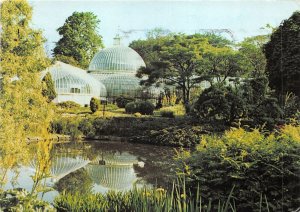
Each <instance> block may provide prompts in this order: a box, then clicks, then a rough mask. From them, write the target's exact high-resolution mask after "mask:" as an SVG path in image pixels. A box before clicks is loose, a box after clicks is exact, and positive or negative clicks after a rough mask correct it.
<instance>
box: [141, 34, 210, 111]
mask: <svg viewBox="0 0 300 212" xmlns="http://www.w3.org/2000/svg"><path fill="white" fill-rule="evenodd" d="M207 45H209V44H208V40H207V39H203V38H197V37H194V36H187V35H181V34H180V35H175V36H173V37H172V39H169V40H167V41H165V42H164V45H163V46H162V47H161V50H160V51H159V60H157V61H152V62H151V63H150V65H149V66H148V67H146V68H141V69H140V70H139V71H138V73H137V76H138V77H143V76H144V75H146V76H148V79H147V80H142V83H143V84H153V83H155V82H159V81H164V82H165V83H167V84H172V85H175V86H176V87H177V88H179V89H180V90H181V91H182V96H183V102H184V104H185V106H186V109H188V107H189V101H190V91H191V89H192V88H194V87H195V86H196V85H197V84H198V83H199V82H201V81H202V80H204V79H205V77H206V75H205V73H204V72H203V70H202V69H200V68H199V67H200V62H201V59H202V54H203V51H204V49H205V46H207Z"/></svg>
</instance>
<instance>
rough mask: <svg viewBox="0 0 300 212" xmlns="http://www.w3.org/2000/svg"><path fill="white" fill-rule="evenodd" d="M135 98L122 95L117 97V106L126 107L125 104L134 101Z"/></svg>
mask: <svg viewBox="0 0 300 212" xmlns="http://www.w3.org/2000/svg"><path fill="white" fill-rule="evenodd" d="M133 101H134V98H131V97H124V96H120V97H118V98H117V99H116V103H117V106H118V107H119V108H125V106H126V105H127V104H128V103H129V102H133Z"/></svg>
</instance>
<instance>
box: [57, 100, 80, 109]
mask: <svg viewBox="0 0 300 212" xmlns="http://www.w3.org/2000/svg"><path fill="white" fill-rule="evenodd" d="M57 106H58V107H61V108H65V109H67V108H78V107H81V105H80V104H78V103H76V102H73V101H65V102H60V103H58V104H57Z"/></svg>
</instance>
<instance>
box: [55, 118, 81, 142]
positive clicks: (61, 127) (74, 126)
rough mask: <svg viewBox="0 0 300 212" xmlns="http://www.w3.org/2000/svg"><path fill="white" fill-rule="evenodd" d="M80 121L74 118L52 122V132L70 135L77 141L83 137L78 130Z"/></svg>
mask: <svg viewBox="0 0 300 212" xmlns="http://www.w3.org/2000/svg"><path fill="white" fill-rule="evenodd" d="M78 125H79V121H78V120H77V119H74V118H61V119H57V120H53V121H52V122H51V130H50V131H51V132H52V133H57V134H62V135H69V136H70V137H71V138H72V139H77V138H79V137H80V136H81V134H82V133H81V131H80V130H79V129H78Z"/></svg>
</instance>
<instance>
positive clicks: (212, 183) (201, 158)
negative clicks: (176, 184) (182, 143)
mask: <svg viewBox="0 0 300 212" xmlns="http://www.w3.org/2000/svg"><path fill="white" fill-rule="evenodd" d="M299 151H300V127H299V126H298V127H294V126H291V125H287V126H284V127H283V128H282V129H281V132H280V134H278V135H275V134H271V135H269V136H264V135H262V134H261V133H259V131H258V130H254V131H252V132H246V131H245V130H243V129H241V128H240V129H232V130H230V131H227V132H226V133H225V135H224V136H222V137H216V136H204V137H203V139H202V141H201V143H200V144H199V145H198V146H197V150H196V151H195V152H193V153H191V155H190V156H189V154H185V155H187V157H181V160H180V161H181V162H182V165H181V167H180V169H179V170H180V173H184V174H185V175H186V179H187V185H188V187H190V188H193V190H194V191H195V190H196V189H197V187H198V186H200V188H201V191H202V192H203V193H204V194H206V195H207V197H208V198H211V199H212V201H213V202H217V201H219V199H221V200H222V199H223V200H224V199H226V197H227V196H228V193H229V191H230V189H231V188H232V187H233V186H235V190H236V191H238V193H236V196H237V198H236V205H237V211H259V210H260V206H261V201H262V200H266V201H268V205H269V208H270V211H292V210H296V209H297V207H299V205H300V199H299V189H300V183H299V182H300V167H299ZM234 196H235V194H234Z"/></svg>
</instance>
